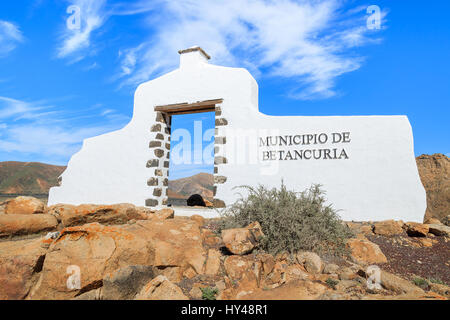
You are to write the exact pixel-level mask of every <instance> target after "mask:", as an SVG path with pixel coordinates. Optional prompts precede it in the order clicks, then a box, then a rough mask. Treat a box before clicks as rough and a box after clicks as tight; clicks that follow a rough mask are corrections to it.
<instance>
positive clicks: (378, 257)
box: [347, 239, 387, 265]
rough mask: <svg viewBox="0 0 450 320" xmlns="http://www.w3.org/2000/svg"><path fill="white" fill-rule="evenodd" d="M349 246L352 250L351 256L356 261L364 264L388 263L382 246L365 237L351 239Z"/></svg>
mask: <svg viewBox="0 0 450 320" xmlns="http://www.w3.org/2000/svg"><path fill="white" fill-rule="evenodd" d="M347 246H348V248H349V249H350V251H351V257H352V259H353V261H355V262H356V263H360V264H363V265H366V264H377V263H386V262H387V258H386V256H385V255H384V254H383V252H382V251H381V249H380V247H379V246H377V245H376V244H375V243H372V242H370V241H368V240H364V239H350V240H348V242H347Z"/></svg>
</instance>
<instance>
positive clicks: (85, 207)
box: [48, 204, 148, 227]
mask: <svg viewBox="0 0 450 320" xmlns="http://www.w3.org/2000/svg"><path fill="white" fill-rule="evenodd" d="M48 213H49V214H52V215H54V216H55V217H57V219H58V220H60V221H61V223H62V225H63V227H72V226H77V225H83V224H87V223H93V222H98V223H101V224H106V225H111V224H124V223H127V222H128V221H130V220H146V219H147V218H148V216H147V215H146V214H145V213H144V212H143V211H142V210H136V207H135V206H134V205H132V204H116V205H93V204H82V205H79V206H72V205H65V204H58V205H55V206H51V207H50V208H49V209H48Z"/></svg>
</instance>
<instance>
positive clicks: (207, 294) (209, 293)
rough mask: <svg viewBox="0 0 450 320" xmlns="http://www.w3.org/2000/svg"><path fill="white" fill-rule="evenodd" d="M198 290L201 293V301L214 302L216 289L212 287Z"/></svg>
mask: <svg viewBox="0 0 450 320" xmlns="http://www.w3.org/2000/svg"><path fill="white" fill-rule="evenodd" d="M200 290H201V291H202V299H203V300H216V295H217V293H218V292H219V290H217V288H213V287H206V288H200Z"/></svg>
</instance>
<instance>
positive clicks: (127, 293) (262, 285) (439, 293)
mask: <svg viewBox="0 0 450 320" xmlns="http://www.w3.org/2000/svg"><path fill="white" fill-rule="evenodd" d="M103 207H106V209H107V210H105V212H106V213H101V212H100V213H99V217H98V219H99V221H102V222H103V223H99V222H93V223H88V224H84V225H81V226H71V227H65V228H62V229H58V230H59V231H56V232H51V233H49V234H47V235H46V236H44V235H42V234H41V235H34V236H33V237H36V238H34V239H28V240H17V239H13V241H11V240H8V241H0V299H74V300H130V299H137V300H160V299H169V300H174V299H177V300H187V299H206V298H208V299H214V298H215V299H228V300H235V299H237V300H242V299H257V300H270V299H277V300H279V299H289V300H292V299H358V300H359V299H386V298H389V299H445V297H446V296H447V295H448V286H446V285H443V284H437V283H431V282H430V283H428V286H427V288H425V289H421V288H420V287H418V286H417V285H415V284H414V283H413V282H412V280H413V279H414V278H412V275H411V273H410V272H409V270H405V268H406V267H408V266H405V265H404V264H403V265H402V266H401V268H400V269H398V268H397V269H396V268H395V267H396V265H395V264H393V263H392V261H394V259H395V258H396V257H397V256H398V251H394V252H393V251H392V248H393V247H394V246H396V248H398V246H399V245H400V244H404V245H406V246H407V248H408V250H409V251H408V252H407V253H406V254H407V256H408V257H407V258H408V259H409V258H411V259H409V260H408V265H409V264H414V263H415V264H422V263H424V264H425V263H430V261H431V262H432V263H436V262H439V261H441V260H442V261H448V259H447V258H446V250H445V249H446V248H448V247H446V243H447V242H448V239H447V237H446V235H447V233H446V229H445V228H448V227H447V226H445V225H442V224H438V225H423V224H417V223H402V222H397V221H392V222H388V223H387V225H388V226H389V227H388V228H385V230H390V228H391V226H394V227H393V228H394V229H395V230H396V229H397V227H400V228H401V229H402V230H403V231H402V233H398V234H397V233H395V234H392V233H391V232H385V234H386V235H380V234H376V233H374V232H373V231H372V230H373V229H376V228H374V226H373V225H372V224H370V223H364V224H359V223H357V222H353V223H351V226H352V229H353V230H358V232H357V233H358V234H357V235H356V238H352V239H350V240H348V242H347V246H348V249H349V251H350V256H343V257H339V258H337V257H332V256H330V255H328V254H326V255H323V256H321V255H319V254H317V253H314V252H306V251H304V252H297V253H295V254H288V253H286V252H281V253H279V254H276V255H274V254H269V253H265V252H261V251H260V250H258V251H256V250H254V248H253V249H251V250H248V249H246V250H243V251H242V250H235V249H233V250H234V251H235V253H233V252H232V251H231V250H229V249H228V250H227V249H225V248H227V247H225V244H226V243H232V242H233V241H234V242H236V243H235V244H233V246H234V247H233V246H232V247H231V248H238V249H239V248H240V246H242V245H243V244H246V242H247V241H250V242H251V244H252V245H253V246H257V245H258V240H259V239H260V238H261V237H263V234H262V231H261V227H260V226H259V224H258V223H252V224H251V225H249V226H248V227H247V228H242V229H238V230H239V231H238V232H236V230H237V229H231V231H232V232H233V233H232V234H234V236H233V237H230V239H231V240H230V241H228V240H227V239H221V237H220V236H219V235H218V232H216V230H217V229H216V227H217V225H215V224H214V223H215V220H214V219H212V220H208V219H203V218H201V217H199V216H197V217H193V218H188V217H178V216H174V211H173V209H165V210H161V211H158V212H154V211H152V210H150V211H149V210H148V209H146V208H134V207H130V206H128V205H119V206H115V207H114V206H113V208H111V207H110V206H103ZM74 208H75V207H65V206H60V207H58V210H59V211H58V212H53V215H48V214H28V215H8V214H3V215H1V216H6V217H8V216H9V217H19V218H20V217H25V218H33V217H42V216H50V217H51V218H53V219H54V220H56V218H55V216H57V217H58V218H59V219H60V221H63V220H64V221H67V219H65V218H63V217H64V215H65V214H66V212H64V211H65V210H68V211H71V210H74ZM90 208H91V209H92V210H98V208H99V207H90ZM61 209H63V210H61ZM91 209H89V210H86V212H87V211H92V210H91ZM53 210H54V208H53ZM114 210H116V211H115V212H116V213H113V212H114ZM130 212H138V214H140V215H142V216H143V217H146V219H145V220H144V219H130V220H128V221H126V222H127V223H124V222H125V220H121V219H122V218H123V219H125V216H126V219H129V218H131V217H133V215H134V214H135V213H133V214H131V213H130ZM67 215H68V216H70V214H67ZM81 216H89V214H81ZM119 216H120V217H122V218H120V219H119V218H118V217H119ZM106 217H108V219H106ZM83 219H84V218H82V219H81V220H79V222H77V223H82V222H83V221H86V220H83ZM89 219H95V215H93V216H92V217H89ZM72 221H73V220H72ZM88 221H93V220H88ZM61 223H62V222H61ZM109 223H117V224H114V225H107V224H109ZM215 226H216V227H215ZM59 227H62V225H61V224H60V226H59ZM379 230H380V229H379ZM381 230H383V229H381ZM241 232H242V233H243V234H245V235H246V236H245V237H242V238H239V237H237V236H236V234H240V233H241ZM395 232H397V231H395ZM222 234H223V235H224V236H225V238H226V236H227V230H224V232H223V233H222ZM435 248H436V249H437V250H440V251H439V256H440V258H441V256H442V259H440V260H439V259H436V257H435V256H434V257H432V259H428V258H426V257H424V256H423V254H424V253H426V252H427V251H426V250H430V252H428V253H427V254H428V255H431V256H432V255H433V251H432V250H433V249H435ZM439 248H441V249H439ZM442 248H443V249H442ZM414 250H420V251H418V252H419V254H420V256H417V253H416V252H417V251H414ZM402 259H406V258H405V257H400V260H401V261H402ZM418 259H420V260H421V261H420V262H419V261H418ZM411 261H412V262H411ZM439 263H440V262H439ZM373 264H375V265H377V266H373ZM427 267H429V264H428V265H427ZM370 268H375V269H376V270H378V272H379V273H378V275H379V282H378V283H379V286H378V287H375V288H369V286H368V285H367V281H368V279H369V277H371V276H372V275H374V274H375V273H374V270H375V269H374V270H372V269H370ZM439 268H442V270H447V268H446V267H445V266H440V267H439ZM376 270H375V271H376ZM435 270H440V269H435ZM441 274H442V275H443V276H442V279H441V281H440V283H442V280H443V281H444V282H448V277H447V274H444V273H442V272H441ZM434 275H435V274H433V276H434ZM426 278H429V277H428V276H427V277H426ZM437 278H438V277H436V279H437ZM372 280H373V279H372ZM416 283H418V282H416Z"/></svg>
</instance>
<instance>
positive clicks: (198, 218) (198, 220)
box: [191, 214, 205, 227]
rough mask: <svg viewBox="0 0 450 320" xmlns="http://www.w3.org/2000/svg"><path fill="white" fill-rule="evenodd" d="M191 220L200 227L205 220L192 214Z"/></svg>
mask: <svg viewBox="0 0 450 320" xmlns="http://www.w3.org/2000/svg"><path fill="white" fill-rule="evenodd" d="M191 220H194V221H195V222H197V223H198V225H199V226H200V227H201V226H203V225H204V224H205V218H203V217H202V216H200V215H198V214H194V215H193V216H191Z"/></svg>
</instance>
